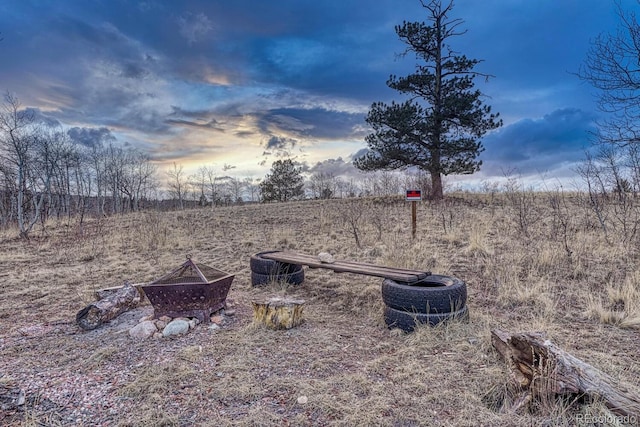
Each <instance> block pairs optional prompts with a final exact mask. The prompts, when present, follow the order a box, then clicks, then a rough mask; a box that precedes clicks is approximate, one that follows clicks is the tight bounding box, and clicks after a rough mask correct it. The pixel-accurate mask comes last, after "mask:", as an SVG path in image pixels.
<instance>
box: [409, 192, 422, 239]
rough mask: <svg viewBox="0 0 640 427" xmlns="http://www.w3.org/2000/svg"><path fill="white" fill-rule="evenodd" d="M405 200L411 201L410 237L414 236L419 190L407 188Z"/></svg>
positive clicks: (420, 195)
mask: <svg viewBox="0 0 640 427" xmlns="http://www.w3.org/2000/svg"><path fill="white" fill-rule="evenodd" d="M406 200H407V201H408V202H411V238H412V239H415V238H416V219H417V209H418V208H417V204H418V203H417V202H418V201H419V200H422V191H421V190H407V197H406Z"/></svg>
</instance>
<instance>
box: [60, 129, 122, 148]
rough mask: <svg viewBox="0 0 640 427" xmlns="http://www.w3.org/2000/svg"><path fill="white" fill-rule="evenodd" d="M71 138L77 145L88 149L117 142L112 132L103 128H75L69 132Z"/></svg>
mask: <svg viewBox="0 0 640 427" xmlns="http://www.w3.org/2000/svg"><path fill="white" fill-rule="evenodd" d="M67 134H68V135H69V138H71V140H72V141H73V142H75V143H77V144H81V145H84V146H87V147H99V146H101V145H104V144H106V143H109V142H113V141H115V140H116V138H115V136H113V134H112V133H111V131H110V130H109V129H107V128H105V127H102V128H81V127H73V128H71V129H69V130H68V131H67Z"/></svg>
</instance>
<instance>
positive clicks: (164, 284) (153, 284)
mask: <svg viewBox="0 0 640 427" xmlns="http://www.w3.org/2000/svg"><path fill="white" fill-rule="evenodd" d="M220 271H222V270H220ZM222 272H223V273H225V275H224V276H220V277H216V278H215V280H213V281H202V282H180V283H158V282H159V281H161V280H162V279H164V278H166V277H167V276H169V275H170V274H171V273H170V274H167V275H165V276H163V277H161V278H159V279H157V280H154V281H153V282H150V283H146V284H142V285H140V286H141V287H143V288H145V287H151V286H167V285H170V286H182V285H211V284H215V283H214V282H217V281H220V280H223V279H227V278H229V277H235V276H236V275H235V274H234V273H227V272H226V271H222Z"/></svg>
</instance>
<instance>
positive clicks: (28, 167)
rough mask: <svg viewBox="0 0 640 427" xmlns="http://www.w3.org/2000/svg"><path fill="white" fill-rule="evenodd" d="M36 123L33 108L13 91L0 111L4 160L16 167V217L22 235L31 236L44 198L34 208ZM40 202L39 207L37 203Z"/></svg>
mask: <svg viewBox="0 0 640 427" xmlns="http://www.w3.org/2000/svg"><path fill="white" fill-rule="evenodd" d="M37 131H38V129H37V126H36V123H35V117H34V114H33V111H32V110H27V109H25V108H22V105H21V104H20V101H19V100H18V98H16V97H15V96H13V95H11V94H10V93H7V94H5V102H4V104H3V105H2V111H0V144H1V149H2V163H3V164H5V165H7V167H9V168H11V169H13V174H15V179H16V199H17V200H16V219H17V222H18V229H19V232H20V237H22V238H25V239H26V238H28V237H29V232H30V231H31V229H32V228H33V226H34V225H35V224H36V222H37V221H38V219H39V216H40V207H41V204H42V202H43V201H44V200H43V199H42V198H40V199H39V201H38V202H36V206H35V209H33V208H32V205H33V203H31V202H33V200H35V199H34V198H33V197H34V196H35V194H34V190H35V188H34V186H33V185H34V179H33V177H32V173H33V172H34V171H33V169H32V165H33V157H34V156H35V146H36V144H37ZM38 203H39V204H40V206H38Z"/></svg>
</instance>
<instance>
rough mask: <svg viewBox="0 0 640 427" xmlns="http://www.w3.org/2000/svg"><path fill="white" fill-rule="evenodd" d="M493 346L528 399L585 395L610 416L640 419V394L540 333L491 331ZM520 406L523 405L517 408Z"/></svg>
mask: <svg viewBox="0 0 640 427" xmlns="http://www.w3.org/2000/svg"><path fill="white" fill-rule="evenodd" d="M491 342H492V344H493V347H494V348H495V349H496V350H497V351H498V353H500V355H501V356H502V358H503V359H504V360H505V362H507V366H508V368H509V371H510V374H511V378H512V379H513V380H514V382H515V383H516V385H517V386H518V387H519V388H520V389H521V390H523V391H526V392H527V393H528V394H529V397H531V398H540V397H553V396H557V395H587V396H589V397H591V398H596V399H601V400H602V401H603V402H604V403H605V405H606V406H607V407H608V408H609V409H610V410H611V411H612V412H614V413H616V414H618V415H622V416H627V417H631V418H633V419H636V420H637V419H639V418H640V392H639V391H638V390H633V389H632V388H631V386H629V385H624V384H622V383H620V382H618V381H617V380H615V379H613V378H612V377H611V376H609V375H607V374H605V373H604V372H602V371H599V370H598V369H596V368H595V367H593V366H591V365H589V364H588V363H586V362H583V361H582V360H580V359H578V358H577V357H575V356H572V355H571V354H569V353H567V352H565V351H564V350H562V349H560V348H559V347H557V346H556V345H555V344H553V343H552V342H551V341H549V340H548V339H546V337H545V335H544V334H543V333H518V334H510V333H508V332H505V331H501V330H497V329H495V330H493V331H491ZM520 406H523V405H520Z"/></svg>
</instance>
